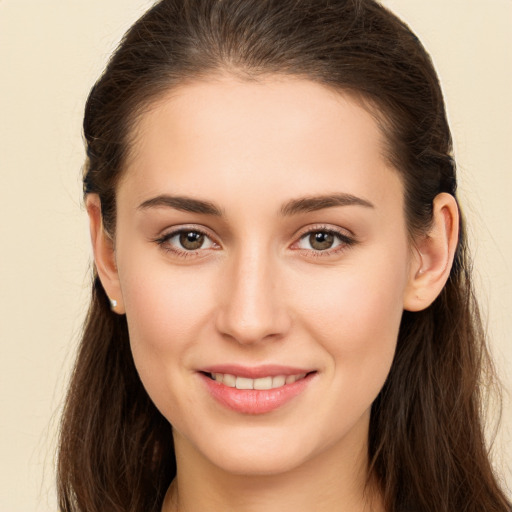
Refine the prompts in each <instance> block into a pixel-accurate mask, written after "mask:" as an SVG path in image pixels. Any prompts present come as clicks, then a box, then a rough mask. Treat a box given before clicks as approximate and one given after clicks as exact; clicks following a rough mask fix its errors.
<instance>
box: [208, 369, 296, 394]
mask: <svg viewBox="0 0 512 512" xmlns="http://www.w3.org/2000/svg"><path fill="white" fill-rule="evenodd" d="M211 376H212V378H213V379H214V380H215V381H217V382H219V383H222V384H224V385H225V386H228V387H230V388H237V389H258V390H264V389H275V388H280V387H282V386H284V385H285V384H293V383H294V382H296V381H298V380H300V379H303V378H304V377H305V376H306V374H305V373H301V374H299V375H276V376H275V377H271V376H268V377H261V378H259V379H248V378H246V377H237V376H236V375H231V374H229V373H212V374H211Z"/></svg>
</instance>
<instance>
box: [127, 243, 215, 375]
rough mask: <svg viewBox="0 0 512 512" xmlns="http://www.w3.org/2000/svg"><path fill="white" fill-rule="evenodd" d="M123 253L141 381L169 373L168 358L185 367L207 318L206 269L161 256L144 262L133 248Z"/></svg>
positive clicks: (209, 287)
mask: <svg viewBox="0 0 512 512" xmlns="http://www.w3.org/2000/svg"><path fill="white" fill-rule="evenodd" d="M125 254H128V255H129V256H128V257H124V258H123V259H122V260H121V261H120V262H119V263H118V266H119V275H120V279H121V283H122V292H123V300H124V304H125V308H126V317H127V321H128V328H129V333H130V343H131V347H132V352H133V357H134V360H135V364H136V366H137V369H138V371H139V373H140V375H141V378H142V379H143V381H144V380H146V379H151V375H156V374H158V373H161V374H162V375H165V374H167V373H169V372H168V371H167V370H168V365H169V362H170V361H171V362H172V364H173V366H175V367H176V368H183V367H185V364H184V363H185V360H184V358H185V357H186V354H187V350H188V349H190V348H191V347H193V346H194V345H195V344H197V343H198V340H200V339H201V337H202V336H201V333H202V332H204V330H205V329H206V327H207V324H208V322H209V318H211V311H212V307H213V303H214V301H213V298H212V290H213V289H214V287H213V286H212V285H211V284H210V281H211V277H210V276H209V273H208V272H198V270H197V269H194V270H192V267H182V268H178V269H176V268H172V267H171V266H170V265H168V264H167V263H166V262H165V260H163V259H160V260H159V261H158V260H157V261H155V260H152V261H145V260H144V258H143V255H140V256H138V255H137V252H136V251H135V250H131V251H129V252H126V253H125ZM166 368H167V370H166Z"/></svg>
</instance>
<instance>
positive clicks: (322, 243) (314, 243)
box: [297, 229, 355, 253]
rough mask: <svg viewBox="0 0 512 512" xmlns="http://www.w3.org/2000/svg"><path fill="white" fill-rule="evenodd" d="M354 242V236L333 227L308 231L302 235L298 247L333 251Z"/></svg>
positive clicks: (317, 250) (327, 251) (316, 250)
mask: <svg viewBox="0 0 512 512" xmlns="http://www.w3.org/2000/svg"><path fill="white" fill-rule="evenodd" d="M354 243H355V240H354V239H353V238H350V237H349V236H347V235H345V234H343V233H341V232H338V231H335V230H332V229H315V230H313V231H308V232H307V233H306V234H304V235H302V236H301V237H300V239H299V241H298V242H297V248H298V249H305V250H309V251H315V252H326V253H332V252H336V249H343V248H345V247H347V246H349V245H353V244H354ZM333 250H334V251H333Z"/></svg>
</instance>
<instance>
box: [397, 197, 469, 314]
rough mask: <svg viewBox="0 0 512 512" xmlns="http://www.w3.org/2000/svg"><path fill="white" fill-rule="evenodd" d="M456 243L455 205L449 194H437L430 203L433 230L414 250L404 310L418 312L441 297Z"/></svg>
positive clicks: (416, 241)
mask: <svg viewBox="0 0 512 512" xmlns="http://www.w3.org/2000/svg"><path fill="white" fill-rule="evenodd" d="M458 239H459V208H458V206H457V201H456V200H455V198H454V197H453V196H452V195H450V194H446V193H441V194H438V195H437V196H436V197H435V199H434V203H433V221H432V226H431V228H430V230H429V232H428V233H427V234H425V235H422V236H420V237H418V239H417V240H415V243H414V246H413V257H412V261H411V266H410V273H409V281H408V284H407V287H406V290H405V294H404V309H406V310H408V311H421V310H423V309H425V308H427V307H428V306H430V304H432V302H434V300H435V299H436V297H437V296H438V295H439V294H440V293H441V290H442V289H443V287H444V285H445V284H446V281H447V280H448V277H449V275H450V270H451V268H452V264H453V258H454V256H455V250H456V248H457V243H458Z"/></svg>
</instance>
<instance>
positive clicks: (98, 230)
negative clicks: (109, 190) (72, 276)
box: [86, 194, 124, 314]
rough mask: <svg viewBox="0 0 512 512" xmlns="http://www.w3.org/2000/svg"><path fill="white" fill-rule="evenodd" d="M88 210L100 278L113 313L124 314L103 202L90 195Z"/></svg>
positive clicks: (95, 261) (87, 198) (97, 197)
mask: <svg viewBox="0 0 512 512" xmlns="http://www.w3.org/2000/svg"><path fill="white" fill-rule="evenodd" d="M86 208H87V214H88V215H89V229H90V234H91V243H92V249H93V254H94V263H95V265H96V270H97V272H98V276H99V278H100V281H101V284H102V285H103V288H104V289H105V292H106V294H107V295H108V297H109V300H110V306H111V308H112V311H115V312H116V313H119V314H124V304H123V300H122V294H121V286H120V283H119V276H118V272H117V265H116V260H115V251H114V242H113V240H112V238H111V236H110V235H109V234H108V233H107V232H106V231H105V229H104V226H103V221H102V216H101V201H100V198H99V196H98V195H97V194H89V195H88V196H87V197H86Z"/></svg>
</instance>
